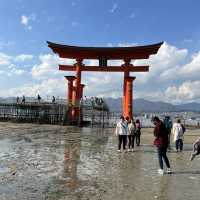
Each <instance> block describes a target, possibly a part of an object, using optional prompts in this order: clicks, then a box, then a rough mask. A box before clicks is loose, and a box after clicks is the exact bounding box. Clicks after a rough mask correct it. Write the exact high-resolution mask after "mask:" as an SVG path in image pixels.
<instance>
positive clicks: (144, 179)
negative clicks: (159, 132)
mask: <svg viewBox="0 0 200 200" xmlns="http://www.w3.org/2000/svg"><path fill="white" fill-rule="evenodd" d="M151 131H152V130H150V129H143V132H142V134H143V135H142V145H141V146H140V147H136V148H135V152H129V153H118V152H117V151H116V146H117V138H116V137H115V136H114V135H113V129H105V130H102V129H98V128H93V129H92V128H82V129H80V128H76V127H63V126H49V125H37V126H36V125H33V124H11V123H0V161H1V162H0V199H1V200H4V199H5V200H16V199H17V200H27V199H37V200H43V199H44V200H47V199H48V200H55V199H56V200H57V199H58V200H66V199H70V200H73V199H75V200H78V199H88V200H92V199H95V200H96V199H102V200H112V199H116V200H118V199H125V200H132V199H137V200H138V199H143V200H146V199H148V200H151V199H162V200H165V199H166V200H168V199H176V200H179V199H181V200H184V199H185V200H188V199H190V200H191V199H195V200H196V197H198V196H200V191H199V182H200V170H199V171H197V170H198V169H200V163H199V161H198V160H197V159H196V160H194V162H192V163H191V162H189V161H188V157H189V153H190V152H189V151H185V152H183V153H182V154H177V153H175V152H173V151H172V152H170V153H169V158H170V161H171V165H172V169H173V171H174V173H173V174H171V175H166V174H165V175H164V176H159V175H157V167H158V161H157V155H156V152H155V150H154V147H153V146H152V145H151V141H152V137H150V135H149V134H152V133H151ZM149 132H150V133H149ZM146 138H148V140H147V139H146ZM149 138H150V139H149ZM185 140H187V138H186V139H185ZM143 143H144V145H143ZM186 147H187V148H190V145H189V144H188V146H187V144H186Z"/></svg>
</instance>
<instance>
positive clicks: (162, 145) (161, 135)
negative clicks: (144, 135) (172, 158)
mask: <svg viewBox="0 0 200 200" xmlns="http://www.w3.org/2000/svg"><path fill="white" fill-rule="evenodd" d="M152 121H153V123H154V125H155V128H154V136H155V140H154V145H155V146H156V147H157V151H158V161H159V165H160V169H159V170H158V173H159V174H161V175H162V174H164V170H163V160H164V162H165V164H166V166H167V173H171V169H170V163H169V159H168V157H167V147H168V134H167V130H166V127H165V125H164V123H163V122H162V121H161V120H160V119H159V118H158V117H154V118H153V119H152Z"/></svg>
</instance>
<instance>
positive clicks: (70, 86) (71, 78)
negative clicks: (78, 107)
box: [65, 76, 76, 121]
mask: <svg viewBox="0 0 200 200" xmlns="http://www.w3.org/2000/svg"><path fill="white" fill-rule="evenodd" d="M65 78H66V79H67V80H68V95H67V99H68V117H69V118H70V121H71V120H72V104H73V100H72V97H73V90H74V86H73V82H74V80H75V79H76V77H75V76H65Z"/></svg>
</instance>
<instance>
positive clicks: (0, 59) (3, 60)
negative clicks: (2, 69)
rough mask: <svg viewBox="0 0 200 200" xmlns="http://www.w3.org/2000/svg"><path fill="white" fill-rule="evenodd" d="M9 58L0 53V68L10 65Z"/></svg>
mask: <svg viewBox="0 0 200 200" xmlns="http://www.w3.org/2000/svg"><path fill="white" fill-rule="evenodd" d="M10 59H11V57H10V56H8V55H6V54H4V53H1V52H0V66H5V65H9V64H10Z"/></svg>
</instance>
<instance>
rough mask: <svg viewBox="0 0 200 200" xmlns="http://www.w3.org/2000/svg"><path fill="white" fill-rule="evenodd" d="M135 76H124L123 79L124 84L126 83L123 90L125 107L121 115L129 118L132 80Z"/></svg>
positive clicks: (131, 102)
mask: <svg viewBox="0 0 200 200" xmlns="http://www.w3.org/2000/svg"><path fill="white" fill-rule="evenodd" d="M135 78H136V77H126V79H125V85H126V91H125V100H126V102H125V108H124V113H123V115H124V116H125V117H129V119H131V118H132V117H133V116H132V115H133V105H132V104H133V80H135Z"/></svg>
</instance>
